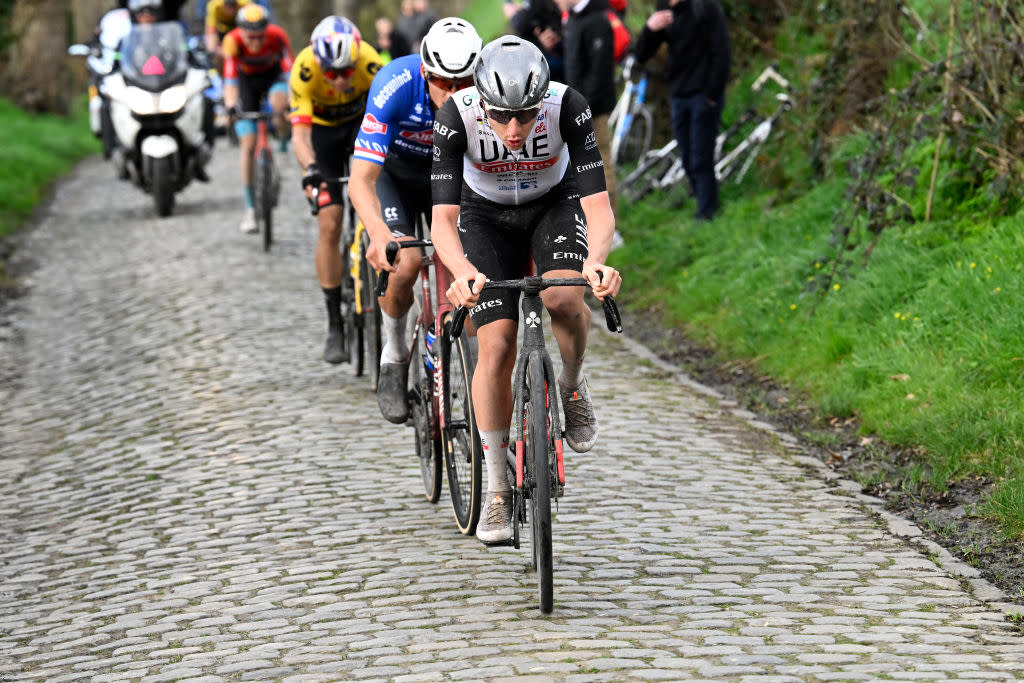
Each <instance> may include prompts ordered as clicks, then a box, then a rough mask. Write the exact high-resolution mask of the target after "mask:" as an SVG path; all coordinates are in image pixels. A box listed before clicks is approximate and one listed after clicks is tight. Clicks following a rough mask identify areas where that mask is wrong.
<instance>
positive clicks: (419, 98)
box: [349, 17, 483, 424]
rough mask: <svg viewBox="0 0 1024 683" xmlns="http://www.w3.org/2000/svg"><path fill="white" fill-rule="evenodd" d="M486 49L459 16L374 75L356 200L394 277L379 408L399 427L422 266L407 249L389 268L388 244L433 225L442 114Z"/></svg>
mask: <svg viewBox="0 0 1024 683" xmlns="http://www.w3.org/2000/svg"><path fill="white" fill-rule="evenodd" d="M482 46H483V41H481V40H480V36H479V35H478V34H477V32H476V29H475V28H473V26H472V25H471V24H469V23H468V22H466V21H464V20H462V19H459V18H457V17H446V18H444V19H441V20H440V21H437V22H435V23H434V24H433V25H432V26H431V28H430V30H429V31H428V32H427V35H426V36H424V38H423V40H422V41H421V43H420V54H418V55H407V56H405V57H400V58H398V59H395V60H393V61H391V62H390V63H389V64H388V65H387V66H385V67H384V68H383V69H381V70H380V72H379V73H378V74H377V77H376V78H374V80H373V86H372V87H371V89H370V95H369V97H368V98H367V102H366V114H365V115H364V117H363V123H362V125H361V126H360V128H359V136H358V137H357V138H356V146H355V154H354V156H353V161H352V178H351V181H350V185H349V195H350V196H351V198H352V204H353V206H355V208H356V211H357V212H358V213H359V217H360V219H362V221H363V224H364V225H365V226H366V229H367V231H368V232H369V235H370V248H369V251H368V252H367V260H369V262H370V265H372V266H373V267H374V268H376V269H377V270H387V271H389V272H390V273H391V275H390V276H389V278H390V279H389V283H388V289H387V292H386V294H385V296H384V297H382V298H381V300H380V304H381V313H382V315H383V319H384V325H383V328H384V329H383V331H384V346H383V349H382V352H381V359H380V363H381V365H380V379H379V382H378V385H377V403H378V405H379V407H380V410H381V414H382V415H383V416H384V417H385V418H386V419H387V420H389V421H390V422H394V423H396V424H401V423H403V422H405V421H406V419H407V418H408V416H409V406H408V403H407V401H406V382H407V379H408V373H409V368H408V365H406V363H405V361H406V358H407V355H408V351H409V349H407V348H405V347H404V345H405V337H404V331H405V324H406V317H407V315H408V312H409V308H410V306H411V305H412V301H413V284H414V282H415V279H416V275H417V273H418V272H419V267H420V262H419V255H418V254H414V253H406V252H407V251H408V250H401V251H399V256H398V259H397V260H396V261H395V264H394V265H393V266H392V265H389V264H388V262H387V259H386V258H385V256H384V247H385V245H387V243H388V242H389V241H391V240H395V239H398V240H402V239H413V238H414V237H415V235H414V229H415V222H416V215H417V214H418V213H420V212H423V213H425V214H426V216H427V218H428V220H429V217H430V211H431V198H430V164H431V159H432V146H433V141H434V137H435V135H434V113H435V112H436V111H437V110H438V109H439V108H440V107H441V106H442V105H444V103H445V102H447V101H448V99H449V98H450V97H452V96H453V95H454V94H455V93H456V92H457V91H459V90H461V89H463V88H467V87H469V86H471V85H473V68H474V67H475V66H476V60H477V56H478V55H479V54H480V49H481V47H482Z"/></svg>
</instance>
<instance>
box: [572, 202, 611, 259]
mask: <svg viewBox="0 0 1024 683" xmlns="http://www.w3.org/2000/svg"><path fill="white" fill-rule="evenodd" d="M580 205H581V206H582V207H583V215H584V216H585V217H586V219H587V250H588V252H589V255H588V256H587V261H589V262H590V263H594V264H600V265H603V264H604V262H605V261H606V260H608V254H609V253H610V252H611V249H612V237H613V236H614V234H615V214H614V213H612V205H611V202H610V201H609V199H608V193H607V192H598V193H597V194H592V195H589V196H586V197H581V198H580Z"/></svg>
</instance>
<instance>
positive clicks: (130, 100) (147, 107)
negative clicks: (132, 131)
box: [122, 87, 157, 116]
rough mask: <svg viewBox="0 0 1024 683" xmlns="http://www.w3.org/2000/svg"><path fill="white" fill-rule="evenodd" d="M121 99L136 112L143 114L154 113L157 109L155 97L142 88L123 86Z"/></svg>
mask: <svg viewBox="0 0 1024 683" xmlns="http://www.w3.org/2000/svg"><path fill="white" fill-rule="evenodd" d="M122 99H123V101H124V103H125V104H127V105H128V106H129V107H130V108H131V110H132V111H133V112H135V113H136V114H140V115H143V116H145V115H146V114H155V113H156V111H157V109H156V98H155V97H153V94H152V93H148V92H146V91H145V90H143V89H142V88H135V87H130V88H125V91H124V95H123V98H122Z"/></svg>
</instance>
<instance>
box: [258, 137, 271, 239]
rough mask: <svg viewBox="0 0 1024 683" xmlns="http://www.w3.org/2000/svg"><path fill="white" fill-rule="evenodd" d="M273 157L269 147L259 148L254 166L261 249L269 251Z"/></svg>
mask: <svg viewBox="0 0 1024 683" xmlns="http://www.w3.org/2000/svg"><path fill="white" fill-rule="evenodd" d="M273 165H274V159H273V157H271V155H270V150H269V149H261V150H260V155H259V158H258V159H257V160H256V166H257V167H258V168H259V169H260V171H259V185H256V187H259V195H260V201H259V202H258V206H259V215H260V228H261V230H260V232H261V233H263V251H270V245H271V243H273V241H274V171H273Z"/></svg>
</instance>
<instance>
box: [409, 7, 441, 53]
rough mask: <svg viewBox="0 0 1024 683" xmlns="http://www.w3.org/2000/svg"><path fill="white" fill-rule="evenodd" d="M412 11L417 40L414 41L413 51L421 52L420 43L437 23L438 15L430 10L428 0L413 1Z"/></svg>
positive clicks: (412, 44)
mask: <svg viewBox="0 0 1024 683" xmlns="http://www.w3.org/2000/svg"><path fill="white" fill-rule="evenodd" d="M412 11H413V15H412V16H413V31H414V33H413V35H415V37H416V38H415V40H413V41H412V43H411V46H412V49H413V50H415V51H416V52H419V51H420V41H421V40H423V36H425V35H427V31H429V30H430V27H431V26H433V25H434V24H435V23H437V14H436V13H435V12H434V10H432V9H430V4H429V2H428V1H427V0H412Z"/></svg>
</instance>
